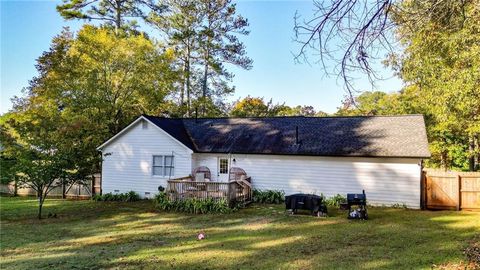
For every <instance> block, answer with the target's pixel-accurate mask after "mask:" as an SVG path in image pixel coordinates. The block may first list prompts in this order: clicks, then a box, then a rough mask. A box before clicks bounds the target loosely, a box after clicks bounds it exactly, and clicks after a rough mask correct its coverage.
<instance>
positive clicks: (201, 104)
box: [149, 0, 252, 116]
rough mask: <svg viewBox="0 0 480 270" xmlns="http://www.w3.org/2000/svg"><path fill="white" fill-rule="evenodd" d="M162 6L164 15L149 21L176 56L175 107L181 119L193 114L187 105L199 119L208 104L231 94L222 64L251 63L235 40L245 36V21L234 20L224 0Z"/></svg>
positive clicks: (174, 0) (177, 0)
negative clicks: (177, 83) (179, 109)
mask: <svg viewBox="0 0 480 270" xmlns="http://www.w3.org/2000/svg"><path fill="white" fill-rule="evenodd" d="M164 3H165V4H166V5H167V6H168V7H169V8H168V10H167V11H166V12H165V13H162V14H157V13H152V14H151V16H150V17H149V22H150V23H151V24H152V25H153V26H154V27H156V28H157V29H159V30H160V31H161V32H162V34H163V36H164V37H165V40H166V43H167V44H168V45H169V46H171V47H173V48H174V50H175V52H176V55H177V56H178V64H177V65H178V68H179V69H181V70H182V72H181V74H182V80H181V82H180V95H179V104H180V106H182V107H185V113H184V114H185V115H186V116H191V114H192V112H193V111H194V110H195V109H194V108H193V106H192V103H195V106H198V107H196V108H197V109H200V114H201V115H207V114H211V113H212V112H208V111H207V109H208V108H212V107H211V106H210V105H209V104H222V103H223V99H224V97H225V96H226V95H229V94H231V93H233V91H234V88H233V87H231V86H229V82H230V81H231V79H232V77H233V75H232V74H231V73H230V72H228V70H227V68H226V64H228V65H235V66H239V67H241V68H245V69H249V68H250V67H251V64H252V60H251V59H250V58H248V57H246V51H245V46H244V44H243V43H242V42H240V40H239V39H238V37H237V36H238V35H247V34H248V31H247V30H246V27H247V26H248V22H247V20H246V19H245V18H243V17H241V16H240V15H236V7H235V5H234V4H231V1H229V0H227V1H224V0H221V1H214V0H202V1H192V0H167V1H165V2H164ZM224 106H225V104H222V107H224ZM197 111H198V110H197ZM213 113H215V111H214V112H213Z"/></svg>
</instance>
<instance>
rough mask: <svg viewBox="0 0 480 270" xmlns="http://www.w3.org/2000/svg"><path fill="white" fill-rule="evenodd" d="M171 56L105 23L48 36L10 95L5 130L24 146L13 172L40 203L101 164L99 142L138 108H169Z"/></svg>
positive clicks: (149, 111) (173, 76)
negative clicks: (22, 87) (21, 92)
mask: <svg viewBox="0 0 480 270" xmlns="http://www.w3.org/2000/svg"><path fill="white" fill-rule="evenodd" d="M172 58H173V54H172V53H171V52H170V51H168V50H167V51H163V50H162V48H159V47H157V46H156V45H155V44H154V43H153V42H151V41H150V40H148V39H146V38H145V37H143V36H142V35H130V34H128V33H126V32H125V34H124V35H123V34H122V35H116V34H115V33H114V32H113V31H112V30H111V29H109V28H103V27H101V28H98V27H93V26H88V25H86V26H84V27H83V28H82V29H81V30H80V31H79V32H78V34H77V36H76V37H74V36H73V34H72V33H71V32H69V31H68V30H65V31H63V32H62V33H61V34H60V35H58V36H57V37H55V38H54V39H53V41H52V45H51V48H50V50H48V51H47V52H45V53H43V54H42V56H40V57H39V58H38V60H37V65H36V67H37V70H38V73H39V75H38V76H37V77H35V78H33V79H32V80H31V81H30V85H29V87H28V88H27V89H26V95H25V96H24V97H22V98H15V99H14V107H13V110H12V112H11V117H12V124H11V126H12V128H9V130H8V132H9V134H13V135H15V134H19V135H18V136H16V137H15V136H14V137H15V138H16V139H15V143H16V144H17V145H20V146H22V147H21V148H20V150H18V151H17V152H16V154H15V157H16V158H17V160H18V161H19V162H18V163H19V166H18V168H19V169H18V170H17V173H16V175H19V176H21V181H20V182H21V183H23V184H24V185H27V186H29V187H31V188H34V189H35V190H36V191H37V193H38V196H39V202H40V210H41V206H42V205H43V200H44V199H45V197H46V196H47V195H48V193H49V192H50V191H51V189H53V188H55V187H56V186H58V185H60V184H63V183H66V182H70V183H71V182H82V181H84V180H85V179H87V178H88V177H89V176H91V175H92V174H93V173H95V172H98V170H99V169H100V168H99V166H100V161H101V157H100V156H99V154H98V152H97V151H96V147H97V146H98V145H100V144H101V143H102V142H104V141H105V140H106V139H108V138H109V137H111V136H113V135H114V134H116V133H117V132H118V131H120V130H121V129H122V128H123V127H125V126H126V125H127V124H128V123H129V122H130V121H132V119H134V118H135V117H137V116H138V115H139V114H142V113H147V114H155V115H159V114H163V113H165V112H166V111H165V110H168V109H169V108H170V107H169V106H170V105H169V102H168V101H167V98H168V96H169V95H170V93H171V91H172V89H173V86H172V85H173V82H174V81H175V80H176V74H175V72H174V71H172V69H171V67H170V65H171V62H172ZM13 135H12V136H13ZM42 172H44V173H42Z"/></svg>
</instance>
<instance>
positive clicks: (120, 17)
mask: <svg viewBox="0 0 480 270" xmlns="http://www.w3.org/2000/svg"><path fill="white" fill-rule="evenodd" d="M164 8H165V7H164V6H162V5H157V4H155V1H154V0H63V4H62V5H58V6H57V11H58V12H59V13H60V15H61V16H62V17H63V18H65V19H66V20H72V19H82V20H88V21H91V20H100V21H102V22H104V24H105V25H110V26H114V27H115V29H116V30H119V29H122V28H123V29H124V30H127V29H130V28H132V27H133V28H134V27H135V26H136V22H135V21H132V20H131V19H132V18H142V19H145V18H146V17H147V15H148V14H147V10H150V11H151V12H162V11H163V9H164Z"/></svg>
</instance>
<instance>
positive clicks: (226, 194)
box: [167, 178, 252, 204]
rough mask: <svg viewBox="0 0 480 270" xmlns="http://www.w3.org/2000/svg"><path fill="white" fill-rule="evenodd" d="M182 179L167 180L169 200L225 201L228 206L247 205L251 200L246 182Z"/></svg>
mask: <svg viewBox="0 0 480 270" xmlns="http://www.w3.org/2000/svg"><path fill="white" fill-rule="evenodd" d="M182 179H186V178H182ZM182 179H173V180H168V186H167V194H168V196H169V198H170V199H172V200H182V199H187V198H196V199H200V200H202V199H214V200H221V199H226V200H227V201H228V202H229V204H233V203H235V202H244V203H248V202H250V201H251V199H252V188H251V185H250V184H249V183H248V182H246V181H243V182H242V181H232V182H200V181H191V180H188V179H187V180H182Z"/></svg>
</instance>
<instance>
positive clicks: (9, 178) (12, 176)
mask: <svg viewBox="0 0 480 270" xmlns="http://www.w3.org/2000/svg"><path fill="white" fill-rule="evenodd" d="M11 116H12V114H11V113H5V114H3V115H1V116H0V172H1V173H0V183H1V184H4V185H8V184H11V183H12V182H13V184H14V193H13V195H14V196H16V195H17V190H18V180H19V179H18V176H17V167H18V158H17V156H16V152H17V149H18V148H19V145H17V144H16V143H15V139H14V138H13V137H12V135H11V134H9V132H8V128H7V125H8V124H7V122H8V121H9V120H10V119H11Z"/></svg>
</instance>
